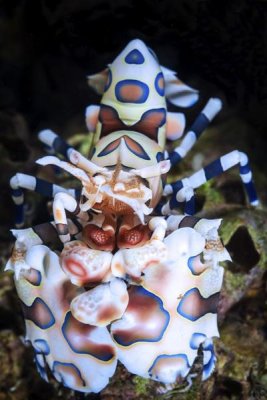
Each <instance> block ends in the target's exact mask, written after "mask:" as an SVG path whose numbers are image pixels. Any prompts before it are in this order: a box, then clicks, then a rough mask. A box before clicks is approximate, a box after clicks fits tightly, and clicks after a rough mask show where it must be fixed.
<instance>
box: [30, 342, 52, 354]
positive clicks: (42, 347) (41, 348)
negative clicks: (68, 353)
mask: <svg viewBox="0 0 267 400" xmlns="http://www.w3.org/2000/svg"><path fill="white" fill-rule="evenodd" d="M35 346H36V347H35ZM33 347H34V350H35V353H36V354H45V355H46V356H47V355H48V354H49V353H50V347H49V344H48V343H47V341H46V340H44V339H35V341H34V342H33Z"/></svg>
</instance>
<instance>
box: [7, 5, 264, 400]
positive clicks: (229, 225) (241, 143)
mask: <svg viewBox="0 0 267 400" xmlns="http://www.w3.org/2000/svg"><path fill="white" fill-rule="evenodd" d="M133 38H140V39H142V40H143V41H144V42H145V43H146V44H147V45H148V46H149V47H151V48H152V49H153V50H154V51H155V53H156V54H157V56H158V58H159V60H160V61H161V64H162V65H164V66H167V67H169V68H170V69H172V70H174V71H177V72H178V76H179V78H181V79H182V80H183V81H184V82H186V83H187V84H189V85H191V86H193V87H194V88H197V89H198V90H199V91H200V95H201V101H200V102H199V103H198V105H197V106H196V107H195V108H193V109H192V110H191V113H189V115H188V117H189V122H190V121H192V120H193V119H194V117H195V116H196V115H197V114H198V113H199V111H200V110H201V108H202V107H203V105H204V104H205V102H206V101H207V99H208V98H209V97H211V96H216V97H220V98H221V99H222V100H223V103H224V106H223V110H222V111H221V112H220V114H219V116H218V117H216V119H215V121H214V122H213V123H212V124H211V126H210V127H209V128H208V129H207V130H206V132H205V133H204V134H203V135H202V137H201V139H200V141H199V142H198V144H197V145H196V146H195V147H194V150H193V151H192V152H191V153H190V154H189V156H188V157H187V158H186V160H185V161H184V162H183V163H182V164H181V165H179V168H178V169H177V170H176V171H175V176H176V177H180V176H183V177H184V176H186V175H187V174H189V173H190V172H192V171H193V170H194V167H195V166H196V164H199V163H200V165H202V163H203V164H204V165H206V164H208V163H209V162H211V161H212V160H214V159H216V158H217V157H219V156H220V155H223V154H225V153H226V152H228V151H231V150H234V149H238V150H241V151H245V152H246V153H247V154H248V155H249V158H250V161H251V166H252V169H253V172H254V180H255V183H256V187H257V190H258V193H259V197H260V200H261V203H262V207H260V208H259V209H257V210H253V209H251V208H249V207H247V206H246V205H245V204H246V203H245V196H244V192H243V188H242V184H241V181H240V178H239V175H238V172H237V170H236V169H235V168H234V169H233V170H231V171H230V172H227V173H225V174H223V175H222V176H220V177H219V178H217V179H216V180H213V181H211V182H208V183H207V184H205V185H204V187H202V188H200V189H199V190H198V192H197V194H198V198H197V200H198V203H197V204H198V211H199V215H200V216H205V217H223V219H224V222H223V225H222V228H221V236H222V239H223V241H224V244H225V245H226V247H227V249H228V251H229V252H230V254H231V256H232V259H233V262H232V263H230V262H228V263H225V265H224V266H225V280H224V287H223V291H222V294H221V301H220V305H219V323H220V328H219V330H220V333H221V338H220V339H219V340H218V339H216V341H215V344H216V353H217V357H218V362H217V367H216V371H215V373H214V374H213V375H212V377H211V378H210V379H209V380H208V381H206V382H204V383H201V380H200V376H197V377H196V379H195V380H194V383H193V386H192V388H191V389H190V391H188V392H186V393H179V390H180V389H181V388H183V386H182V387H181V388H180V387H179V386H178V385H177V387H175V388H173V389H172V390H170V391H168V392H166V393H165V394H161V392H162V386H161V385H159V384H158V383H155V382H152V381H148V380H145V379H142V378H139V377H135V376H133V375H131V374H128V373H127V372H126V371H125V369H124V368H123V367H121V366H120V367H119V368H118V370H117V373H116V375H115V376H114V378H113V379H112V381H111V383H110V385H109V386H108V387H107V388H106V389H105V390H104V391H103V392H101V393H100V394H97V395H94V394H89V395H86V396H84V397H83V395H80V394H75V393H73V392H71V391H69V390H67V389H65V388H63V387H62V386H60V385H59V384H58V383H57V382H56V381H54V380H52V385H48V384H47V383H45V382H44V381H42V380H41V378H40V377H39V376H38V373H37V372H36V370H35V366H34V363H33V361H32V359H33V353H32V350H31V349H30V348H26V347H25V346H24V345H23V342H22V339H21V338H22V337H23V334H24V323H23V319H22V314H21V309H20V304H19V301H18V299H17V295H16V293H15V290H14V287H13V280H12V276H11V275H10V274H9V273H1V274H0V400H6V399H7V400H28V399H29V400H33V399H38V400H39V399H40V400H42V399H80V398H85V399H103V400H111V399H121V400H124V399H127V400H131V399H144V400H146V399H155V398H159V399H161V398H162V399H165V398H166V399H178V400H179V399H181V400H184V399H188V400H189V399H197V400H199V399H201V400H202V399H203V400H204V399H205V400H221V399H222V400H224V399H233V400H239V399H249V400H252V399H257V400H258V399H259V400H263V399H267V364H266V355H267V344H266V343H267V342H266V339H267V319H266V317H267V310H266V300H267V293H266V291H267V286H266V276H267V273H266V268H267V257H266V249H267V218H266V217H267V212H266V202H267V178H266V175H267V136H266V131H267V2H265V1H252V0H251V1H248V0H243V1H242V0H234V1H227V0H225V1H224V2H221V1H205V0H201V1H190V0H184V1H182V0H176V1H168V0H165V1H160V0H153V1H152V0H143V1H139V0H136V1H134V0H132V1H129V0H128V1H125V0H118V1H115V0H114V1H107V0H94V1H93V0H87V1H85V0H76V1H75V2H74V1H71V0H64V1H60V0H58V1H52V0H36V1H30V0H9V1H5V0H2V1H0V168H1V169H0V170H1V174H0V204H1V207H0V262H1V264H0V272H2V271H3V269H4V265H5V263H6V260H7V258H8V257H9V255H10V253H11V250H12V245H13V239H12V236H11V234H10V232H9V230H10V229H11V228H12V227H13V219H14V217H13V215H14V208H13V204H12V201H11V197H10V191H9V185H8V181H9V179H10V177H11V176H13V175H14V174H15V173H16V172H18V171H19V172H24V173H28V174H32V175H36V173H37V170H38V167H37V165H36V164H35V162H34V160H36V159H37V158H38V157H40V156H41V155H42V154H44V153H43V149H42V146H41V144H40V143H39V142H38V140H37V132H38V131H39V130H40V129H44V128H47V127H49V128H51V129H53V130H55V131H56V132H57V133H59V134H60V135H62V136H63V137H64V138H65V139H67V140H69V141H70V142H71V143H72V144H73V145H75V146H76V147H77V148H78V149H79V150H80V151H82V152H84V154H86V150H87V148H88V146H89V139H88V136H87V135H86V126H85V121H84V111H85V108H86V106H88V105H89V104H97V103H98V102H99V97H98V96H97V95H96V94H94V93H93V91H91V90H90V89H89V87H88V85H87V81H86V76H87V75H90V74H92V73H94V72H97V71H100V70H102V69H103V68H104V66H105V65H106V64H108V63H109V62H110V61H112V60H113V59H114V57H115V56H116V55H117V54H118V53H119V52H120V51H121V49H122V48H123V47H124V46H125V45H126V44H127V43H128V42H129V41H130V40H131V39H133ZM38 174H39V175H38V176H40V177H43V178H46V179H47V180H50V181H54V177H53V175H52V171H46V172H43V175H41V174H40V172H38ZM59 179H60V178H59ZM27 202H28V204H29V206H28V211H27V219H28V224H29V225H32V224H37V223H41V222H44V221H46V220H47V219H48V218H49V207H47V205H46V201H45V200H44V199H42V198H41V197H39V196H38V195H36V194H32V193H27ZM200 365H201V354H200V356H199V360H198V361H197V363H196V365H195V372H196V373H197V372H198V371H200V369H201V367H200Z"/></svg>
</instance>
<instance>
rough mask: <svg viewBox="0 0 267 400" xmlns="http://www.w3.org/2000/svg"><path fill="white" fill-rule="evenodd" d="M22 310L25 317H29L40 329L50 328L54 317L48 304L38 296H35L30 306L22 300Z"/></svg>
mask: <svg viewBox="0 0 267 400" xmlns="http://www.w3.org/2000/svg"><path fill="white" fill-rule="evenodd" d="M22 310H23V313H24V317H25V319H29V320H30V321H32V322H33V323H34V324H35V325H37V326H38V327H39V328H40V329H47V328H50V327H51V326H52V325H54V323H55V318H54V315H53V313H52V311H51V310H50V308H49V307H48V305H47V304H46V303H45V302H44V301H43V300H42V299H41V298H39V297H36V298H35V300H34V302H33V303H32V305H31V306H27V305H26V304H24V303H23V302H22Z"/></svg>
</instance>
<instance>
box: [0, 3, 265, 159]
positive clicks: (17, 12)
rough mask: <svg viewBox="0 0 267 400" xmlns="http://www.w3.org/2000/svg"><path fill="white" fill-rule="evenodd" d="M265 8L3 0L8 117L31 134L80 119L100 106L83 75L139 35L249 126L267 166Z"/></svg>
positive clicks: (1, 65) (3, 97) (0, 21)
mask: <svg viewBox="0 0 267 400" xmlns="http://www.w3.org/2000/svg"><path fill="white" fill-rule="evenodd" d="M266 6H267V4H266V2H265V1H255V0H251V1H249V0H234V1H229V0H225V1H223V2H221V1H203V0H202V1H191V0H177V1H170V0H165V1H159V0H142V1H139V0H136V1H133V0H132V1H130V0H127V1H126V0H118V1H114V0H113V1H108V0H76V1H71V0H64V1H60V0H58V1H54V0H37V1H31V0H8V1H1V2H0V108H1V112H6V113H8V112H19V113H22V114H23V116H24V117H25V119H26V122H27V124H28V127H29V131H30V133H31V134H32V133H35V132H36V131H37V130H38V129H40V127H43V126H52V127H54V128H58V130H62V129H66V126H67V125H68V124H69V122H70V121H71V120H72V119H73V118H78V120H79V118H80V121H82V119H83V110H84V108H85V106H86V105H88V104H89V103H90V102H91V101H92V100H94V101H96V100H95V99H94V97H93V95H92V93H91V91H90V89H89V88H88V87H87V85H86V80H85V77H86V75H88V74H90V73H93V72H97V71H99V70H101V69H103V68H104V66H105V65H106V64H107V63H108V62H110V61H112V60H113V58H114V57H115V55H117V54H118V52H120V50H121V49H122V48H123V47H124V46H125V45H126V44H127V43H128V41H129V40H131V39H133V38H136V37H137V38H140V39H143V40H144V41H145V42H146V44H147V45H149V46H150V47H151V48H153V49H154V51H155V52H156V54H157V55H158V58H159V60H160V61H161V63H162V64H163V65H166V66H168V67H170V68H172V69H174V70H177V71H178V73H179V76H180V77H181V79H183V80H184V81H186V82H187V83H191V84H193V85H194V86H195V87H196V88H198V89H199V90H200V91H201V93H206V94H207V95H219V96H221V97H222V98H223V99H224V103H225V108H226V109H227V110H228V112H231V113H235V114H236V115H238V116H241V118H243V119H244V120H245V121H246V122H247V123H248V124H251V127H252V130H253V131H254V132H255V133H257V135H254V138H253V140H252V143H253V145H254V146H257V147H256V150H257V152H258V156H259V157H258V160H257V161H258V162H259V163H264V162H265V152H263V151H262V144H263V142H261V140H263V138H264V133H265V128H266V126H267V113H266V111H265V110H266V107H267V85H266V83H267V68H266V67H267V57H266V56H267V29H266V24H267V18H266V17H267V9H266ZM80 123H81V122H80ZM1 130H2V131H4V129H1ZM256 136H257V138H256ZM260 137H261V139H260ZM259 142H260V143H259ZM17 156H18V157H19V155H17ZM21 157H23V155H21Z"/></svg>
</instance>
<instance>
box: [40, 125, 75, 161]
mask: <svg viewBox="0 0 267 400" xmlns="http://www.w3.org/2000/svg"><path fill="white" fill-rule="evenodd" d="M38 139H39V140H40V141H41V142H42V143H44V144H45V145H46V146H47V149H48V151H47V152H48V153H49V154H55V153H59V154H61V155H63V156H64V157H65V158H66V159H67V160H69V153H70V151H71V150H73V147H72V146H70V145H69V144H68V143H67V142H66V141H65V140H64V139H62V138H61V137H60V136H58V135H57V134H56V133H55V132H53V131H52V130H51V129H44V130H42V131H40V132H39V133H38Z"/></svg>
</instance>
